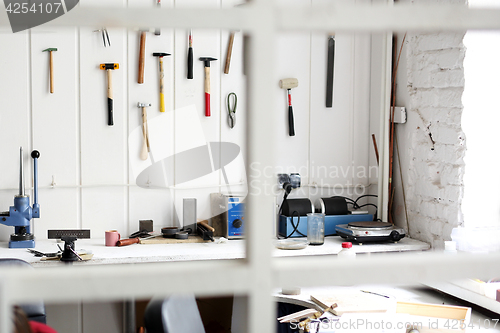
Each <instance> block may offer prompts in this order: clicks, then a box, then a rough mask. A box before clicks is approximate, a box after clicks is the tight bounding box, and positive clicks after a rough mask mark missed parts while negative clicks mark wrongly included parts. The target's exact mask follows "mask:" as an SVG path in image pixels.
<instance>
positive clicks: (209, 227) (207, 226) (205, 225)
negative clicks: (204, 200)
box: [198, 221, 215, 232]
mask: <svg viewBox="0 0 500 333" xmlns="http://www.w3.org/2000/svg"><path fill="white" fill-rule="evenodd" d="M198 224H201V225H202V226H204V227H205V228H207V229H208V230H210V231H212V232H214V231H215V228H213V227H211V226H210V225H208V224H207V222H205V221H198Z"/></svg>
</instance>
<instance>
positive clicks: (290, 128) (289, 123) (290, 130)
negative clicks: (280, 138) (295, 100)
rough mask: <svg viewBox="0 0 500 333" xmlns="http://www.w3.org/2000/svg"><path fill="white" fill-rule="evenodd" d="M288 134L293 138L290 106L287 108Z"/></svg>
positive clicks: (293, 130) (293, 131) (293, 129)
mask: <svg viewBox="0 0 500 333" xmlns="http://www.w3.org/2000/svg"><path fill="white" fill-rule="evenodd" d="M288 134H289V135H290V136H295V128H294V126H293V109H292V106H291V105H290V106H288Z"/></svg>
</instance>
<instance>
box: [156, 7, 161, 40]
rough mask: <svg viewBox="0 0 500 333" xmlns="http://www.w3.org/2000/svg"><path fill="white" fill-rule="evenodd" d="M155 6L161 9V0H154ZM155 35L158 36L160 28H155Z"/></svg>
mask: <svg viewBox="0 0 500 333" xmlns="http://www.w3.org/2000/svg"><path fill="white" fill-rule="evenodd" d="M156 7H158V8H160V9H161V0H156ZM155 35H156V36H160V35H161V30H160V28H156V29H155Z"/></svg>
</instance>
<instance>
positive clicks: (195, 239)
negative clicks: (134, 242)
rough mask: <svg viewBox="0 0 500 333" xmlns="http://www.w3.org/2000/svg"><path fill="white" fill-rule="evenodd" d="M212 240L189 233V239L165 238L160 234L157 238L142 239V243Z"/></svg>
mask: <svg viewBox="0 0 500 333" xmlns="http://www.w3.org/2000/svg"><path fill="white" fill-rule="evenodd" d="M207 242H211V241H209V240H208V241H204V240H203V239H202V238H201V237H200V236H196V235H193V236H191V235H189V236H188V239H176V238H163V236H158V237H155V238H148V239H141V241H140V244H182V243H207Z"/></svg>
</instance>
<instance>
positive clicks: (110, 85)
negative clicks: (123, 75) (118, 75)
mask: <svg viewBox="0 0 500 333" xmlns="http://www.w3.org/2000/svg"><path fill="white" fill-rule="evenodd" d="M100 68H101V69H104V70H106V73H107V74H108V75H107V76H108V125H109V126H113V80H112V76H111V71H112V70H114V69H118V68H119V65H118V64H115V63H107V64H101V66H100Z"/></svg>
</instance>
